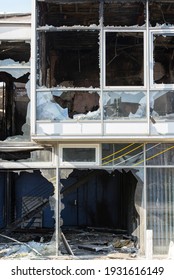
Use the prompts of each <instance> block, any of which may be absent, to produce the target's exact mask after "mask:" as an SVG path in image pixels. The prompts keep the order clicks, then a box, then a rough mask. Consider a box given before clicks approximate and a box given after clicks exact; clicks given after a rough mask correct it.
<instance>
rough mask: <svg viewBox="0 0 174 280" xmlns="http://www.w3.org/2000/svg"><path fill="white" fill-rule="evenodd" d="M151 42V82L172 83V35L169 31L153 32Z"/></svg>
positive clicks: (173, 61) (173, 81)
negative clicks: (162, 32)
mask: <svg viewBox="0 0 174 280" xmlns="http://www.w3.org/2000/svg"><path fill="white" fill-rule="evenodd" d="M153 43H154V51H153V59H154V67H153V82H154V83H155V84H161V85H162V84H174V71H173V66H174V36H173V35H172V34H170V33H169V34H166V33H164V34H155V35H154V40H153Z"/></svg>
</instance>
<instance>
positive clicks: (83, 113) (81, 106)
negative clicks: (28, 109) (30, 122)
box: [37, 89, 100, 120]
mask: <svg viewBox="0 0 174 280" xmlns="http://www.w3.org/2000/svg"><path fill="white" fill-rule="evenodd" d="M99 100H100V96H99V94H98V92H94V91H91V92H88V91H73V89H72V91H71V90H70V91H66V90H63V89H62V90H59V91H56V90H55V91H54V90H53V91H52V93H51V92H50V91H45V92H44V91H42V92H38V93H37V120H70V119H74V120H85V119H87V120H96V119H100V108H99Z"/></svg>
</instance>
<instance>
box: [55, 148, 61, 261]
mask: <svg viewBox="0 0 174 280" xmlns="http://www.w3.org/2000/svg"><path fill="white" fill-rule="evenodd" d="M55 160H56V189H55V198H56V205H55V238H56V256H58V255H59V242H60V191H59V156H58V145H57V146H56V156H55Z"/></svg>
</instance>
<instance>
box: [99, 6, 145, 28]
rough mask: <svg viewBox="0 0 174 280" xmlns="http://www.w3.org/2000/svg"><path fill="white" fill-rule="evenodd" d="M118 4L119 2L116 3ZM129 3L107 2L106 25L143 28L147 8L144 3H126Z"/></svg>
mask: <svg viewBox="0 0 174 280" xmlns="http://www.w3.org/2000/svg"><path fill="white" fill-rule="evenodd" d="M115 2H117V1H115ZM125 2H128V1H124V2H122V3H121V1H118V3H114V1H105V4H104V25H105V26H107V25H110V26H132V25H138V26H142V25H144V24H145V6H144V4H143V3H142V1H139V2H138V1H137V2H135V3H125Z"/></svg>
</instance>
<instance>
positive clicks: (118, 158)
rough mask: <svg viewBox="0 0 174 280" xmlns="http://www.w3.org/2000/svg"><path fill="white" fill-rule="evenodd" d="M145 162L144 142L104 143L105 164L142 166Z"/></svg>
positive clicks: (103, 161)
mask: <svg viewBox="0 0 174 280" xmlns="http://www.w3.org/2000/svg"><path fill="white" fill-rule="evenodd" d="M143 162H144V160H143V144H140V143H122V144H102V165H103V166H114V167H115V166H119V165H124V166H125V165H127V166H128V165H130V166H137V165H138V166H141V165H143Z"/></svg>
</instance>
